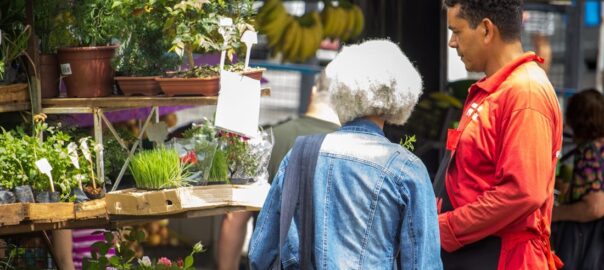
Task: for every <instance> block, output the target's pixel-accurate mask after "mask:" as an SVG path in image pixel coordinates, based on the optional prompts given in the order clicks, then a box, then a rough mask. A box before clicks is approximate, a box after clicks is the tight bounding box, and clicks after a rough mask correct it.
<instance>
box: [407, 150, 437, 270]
mask: <svg viewBox="0 0 604 270" xmlns="http://www.w3.org/2000/svg"><path fill="white" fill-rule="evenodd" d="M402 171H403V177H402V179H401V181H400V182H401V183H402V185H401V188H400V192H401V198H402V204H403V207H402V212H401V215H402V224H401V226H400V237H399V241H400V242H399V250H400V256H401V260H400V269H425V270H432V269H442V262H441V259H440V243H439V241H438V239H439V238H438V223H437V218H436V217H437V214H436V200H435V196H434V191H433V189H432V184H431V182H430V176H429V175H428V171H427V170H426V167H425V166H424V164H423V163H422V162H421V161H420V160H419V159H418V158H414V159H412V160H409V162H407V163H406V164H405V165H404V166H403V168H402Z"/></svg>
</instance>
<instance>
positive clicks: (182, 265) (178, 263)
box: [176, 258, 185, 268]
mask: <svg viewBox="0 0 604 270" xmlns="http://www.w3.org/2000/svg"><path fill="white" fill-rule="evenodd" d="M176 265H178V267H179V268H183V267H184V266H185V262H183V261H182V259H181V258H178V261H176Z"/></svg>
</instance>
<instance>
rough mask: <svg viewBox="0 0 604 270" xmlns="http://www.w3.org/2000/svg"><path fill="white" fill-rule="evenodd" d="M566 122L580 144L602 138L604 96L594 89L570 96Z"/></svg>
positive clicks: (603, 128) (603, 134) (603, 131)
mask: <svg viewBox="0 0 604 270" xmlns="http://www.w3.org/2000/svg"><path fill="white" fill-rule="evenodd" d="M566 122H567V123H568V125H569V126H570V128H571V129H572V130H573V135H574V137H575V139H578V140H579V141H581V142H586V141H591V140H594V139H597V138H601V137H604V96H603V95H602V94H601V93H600V92H598V91H597V90H595V89H588V90H585V91H582V92H580V93H577V94H575V95H574V96H572V97H571V98H570V99H569V100H568V105H567V107H566Z"/></svg>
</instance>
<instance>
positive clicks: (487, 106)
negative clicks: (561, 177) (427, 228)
mask: <svg viewBox="0 0 604 270" xmlns="http://www.w3.org/2000/svg"><path fill="white" fill-rule="evenodd" d="M535 60H540V59H539V58H538V57H537V56H536V55H535V54H534V53H532V52H531V53H526V54H524V55H523V56H522V57H520V58H518V59H516V60H515V61H513V62H512V63H509V64H508V65H506V66H504V67H503V68H501V69H500V70H499V71H497V72H496V73H495V74H493V75H492V76H490V77H488V78H484V79H482V80H480V81H479V82H477V83H476V84H474V85H472V87H471V88H470V90H469V93H468V98H467V101H466V104H465V105H464V114H463V116H462V119H461V121H460V129H463V130H460V131H458V132H460V133H461V134H460V136H459V140H458V143H457V145H456V149H455V152H454V158H453V160H452V161H451V163H450V165H449V168H448V170H447V174H446V187H447V192H448V195H449V198H450V200H451V204H452V205H453V207H454V208H455V209H454V210H453V211H450V212H446V213H443V214H440V215H439V225H440V234H441V236H440V237H441V244H442V247H443V249H445V250H446V251H448V252H452V251H455V250H457V249H459V248H461V247H463V246H464V245H467V244H470V243H473V242H476V241H478V240H481V239H483V238H485V237H487V236H491V235H497V236H500V237H501V238H502V251H506V252H508V254H507V255H505V254H503V253H502V255H505V256H502V257H500V263H499V266H500V267H499V269H547V268H548V263H551V261H552V259H551V258H552V257H551V256H550V254H549V240H548V239H549V234H550V224H551V213H552V206H553V188H554V176H555V167H556V162H557V160H558V156H559V153H560V152H559V151H560V148H561V144H562V117H561V112H560V106H559V104H558V99H557V97H556V94H555V92H554V89H553V87H552V85H551V83H550V82H549V79H548V78H547V75H546V74H545V72H544V71H543V70H542V69H541V68H540V67H539V66H538V64H537V63H535ZM464 126H466V127H465V129H464ZM448 140H451V138H448ZM450 143H451V142H448V145H449V144H450ZM453 145H455V144H454V143H453ZM519 235H521V236H527V235H535V236H539V237H538V238H535V237H532V238H534V239H532V238H531V237H528V238H527V237H519ZM545 242H547V243H545ZM544 245H547V248H544V247H543V246H544ZM550 265H551V264H550Z"/></svg>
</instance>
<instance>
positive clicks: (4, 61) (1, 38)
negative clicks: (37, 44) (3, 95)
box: [0, 24, 31, 80]
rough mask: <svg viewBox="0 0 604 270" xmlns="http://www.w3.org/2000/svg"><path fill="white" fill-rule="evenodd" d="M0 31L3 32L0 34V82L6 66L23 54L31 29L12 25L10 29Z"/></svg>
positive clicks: (20, 25)
mask: <svg viewBox="0 0 604 270" xmlns="http://www.w3.org/2000/svg"><path fill="white" fill-rule="evenodd" d="M0 30H3V31H2V32H1V33H0V80H2V79H4V72H5V70H6V66H7V65H10V64H11V63H12V62H13V61H14V60H15V59H17V57H19V56H21V55H24V54H25V50H26V49H27V41H28V39H29V35H30V34H31V29H30V27H29V26H23V25H22V24H14V25H12V28H10V29H0Z"/></svg>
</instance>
